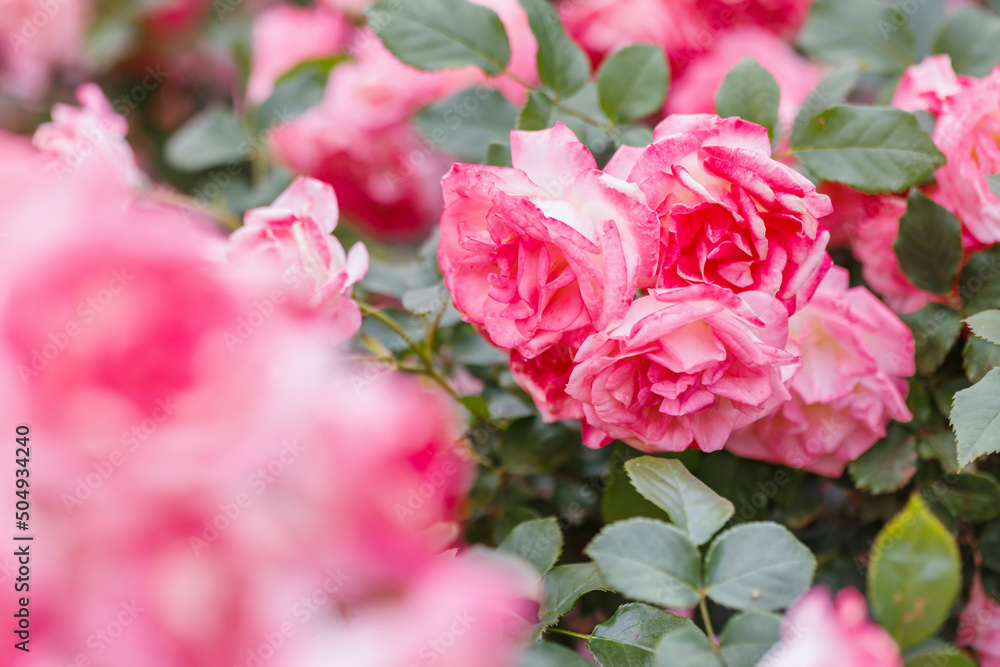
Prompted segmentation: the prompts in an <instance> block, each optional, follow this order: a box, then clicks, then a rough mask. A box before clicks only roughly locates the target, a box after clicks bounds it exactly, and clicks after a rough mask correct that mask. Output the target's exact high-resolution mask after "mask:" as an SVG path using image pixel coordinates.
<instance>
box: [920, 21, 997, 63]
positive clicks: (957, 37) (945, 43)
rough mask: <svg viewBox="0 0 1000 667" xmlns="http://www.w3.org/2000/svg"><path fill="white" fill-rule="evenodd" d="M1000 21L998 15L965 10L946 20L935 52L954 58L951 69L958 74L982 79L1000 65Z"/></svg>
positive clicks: (935, 46)
mask: <svg viewBox="0 0 1000 667" xmlns="http://www.w3.org/2000/svg"><path fill="white" fill-rule="evenodd" d="M998 42H1000V18H997V17H996V15H995V14H991V13H990V12H986V11H983V10H982V9H977V8H975V7H964V8H962V9H960V10H958V11H957V12H955V13H954V14H952V15H951V16H950V17H948V19H947V20H946V21H945V23H944V25H943V26H942V27H941V31H940V32H939V33H938V35H937V37H936V38H935V40H934V45H933V47H932V48H933V49H934V53H947V54H948V55H949V56H951V66H952V67H954V68H955V71H956V72H958V73H959V74H968V75H969V76H975V77H983V76H986V75H987V74H989V73H990V72H992V71H993V68H994V67H995V66H996V65H997V64H1000V52H998V51H997V48H996V45H997V43H998Z"/></svg>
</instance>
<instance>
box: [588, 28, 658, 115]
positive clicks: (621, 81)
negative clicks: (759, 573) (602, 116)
mask: <svg viewBox="0 0 1000 667" xmlns="http://www.w3.org/2000/svg"><path fill="white" fill-rule="evenodd" d="M669 83H670V72H669V71H668V70H667V60H666V58H665V57H664V55H663V51H661V50H660V49H659V48H658V47H655V46H650V45H649V44H632V45H630V46H626V47H625V48H623V49H620V50H618V51H615V52H614V53H613V54H611V55H610V56H609V57H608V58H606V59H605V60H604V62H603V63H602V64H601V68H600V69H599V70H598V71H597V92H598V96H599V99H600V102H601V109H603V110H604V113H606V114H607V115H608V119H609V120H611V122H612V123H615V124H618V123H628V122H631V121H633V120H636V119H637V118H642V117H643V116H648V115H649V114H651V113H653V112H655V111H659V110H660V107H662V106H663V100H664V99H665V98H666V96H667V86H668V85H669Z"/></svg>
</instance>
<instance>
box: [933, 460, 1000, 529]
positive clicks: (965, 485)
mask: <svg viewBox="0 0 1000 667" xmlns="http://www.w3.org/2000/svg"><path fill="white" fill-rule="evenodd" d="M945 482H946V484H947V486H946V490H945V493H944V495H943V496H941V502H942V503H943V504H944V506H945V507H947V508H948V510H949V511H950V512H951V513H952V514H954V515H955V518H957V519H960V520H962V521H969V522H972V523H982V522H984V521H989V520H990V519H994V518H996V517H997V516H998V515H1000V485H998V484H997V482H996V480H995V479H994V478H993V477H992V476H990V475H987V474H986V473H973V472H967V473H963V474H961V475H957V476H955V477H949V478H947V479H946V480H945Z"/></svg>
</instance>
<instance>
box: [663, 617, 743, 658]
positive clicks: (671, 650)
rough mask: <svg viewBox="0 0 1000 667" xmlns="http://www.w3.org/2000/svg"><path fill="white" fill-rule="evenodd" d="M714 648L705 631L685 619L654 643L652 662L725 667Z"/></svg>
mask: <svg viewBox="0 0 1000 667" xmlns="http://www.w3.org/2000/svg"><path fill="white" fill-rule="evenodd" d="M684 620H687V619H684ZM714 648H715V647H714V646H713V645H712V642H711V641H709V639H708V637H706V636H705V633H704V632H702V631H701V630H699V629H698V627H697V626H696V625H695V624H694V623H692V622H691V621H687V623H685V624H684V625H682V626H681V627H678V628H675V629H673V630H671V631H669V632H667V633H666V634H665V635H663V638H662V639H660V641H659V643H658V644H657V645H656V658H655V660H654V664H655V665H656V667H674V665H684V667H726V664H725V663H724V662H722V658H720V657H719V656H718V655H716V653H715V651H714V650H713V649H714Z"/></svg>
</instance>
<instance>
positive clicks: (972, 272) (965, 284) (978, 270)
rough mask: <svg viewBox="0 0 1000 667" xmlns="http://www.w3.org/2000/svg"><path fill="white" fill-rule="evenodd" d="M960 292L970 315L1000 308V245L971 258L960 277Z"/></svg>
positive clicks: (966, 310)
mask: <svg viewBox="0 0 1000 667" xmlns="http://www.w3.org/2000/svg"><path fill="white" fill-rule="evenodd" d="M958 290H959V296H961V297H962V301H964V302H965V312H966V313H968V314H970V315H972V314H975V313H980V312H982V311H984V310H990V309H992V308H1000V245H995V246H993V247H992V248H990V249H988V250H983V251H982V252H977V253H976V254H974V255H972V256H971V257H969V261H967V262H966V263H965V266H964V267H963V268H962V273H961V275H959V277H958Z"/></svg>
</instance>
